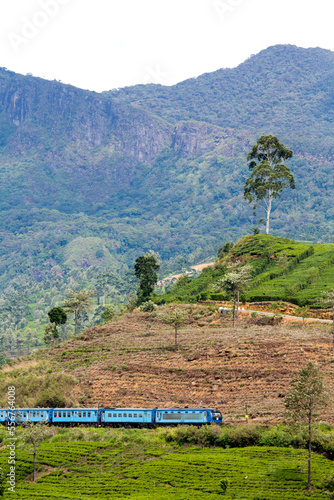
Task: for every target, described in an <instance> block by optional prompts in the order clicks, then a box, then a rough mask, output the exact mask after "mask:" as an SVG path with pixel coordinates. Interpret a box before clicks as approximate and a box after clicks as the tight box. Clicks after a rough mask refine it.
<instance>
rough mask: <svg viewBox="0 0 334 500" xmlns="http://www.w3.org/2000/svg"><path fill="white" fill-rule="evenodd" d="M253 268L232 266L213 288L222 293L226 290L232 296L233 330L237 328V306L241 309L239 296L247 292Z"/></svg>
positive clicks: (238, 265)
mask: <svg viewBox="0 0 334 500" xmlns="http://www.w3.org/2000/svg"><path fill="white" fill-rule="evenodd" d="M251 269H252V267H251V266H242V267H241V266H240V264H232V265H230V266H229V267H228V270H229V272H228V273H227V274H226V275H225V276H224V278H222V279H221V280H219V281H218V282H217V283H216V284H215V285H213V286H212V288H213V289H214V290H215V291H217V292H220V291H222V290H224V291H225V292H226V293H227V294H228V295H231V296H232V302H233V328H234V327H235V318H236V311H235V304H236V303H237V310H238V309H239V295H240V293H244V292H245V291H246V290H247V287H248V283H249V281H250V280H251Z"/></svg>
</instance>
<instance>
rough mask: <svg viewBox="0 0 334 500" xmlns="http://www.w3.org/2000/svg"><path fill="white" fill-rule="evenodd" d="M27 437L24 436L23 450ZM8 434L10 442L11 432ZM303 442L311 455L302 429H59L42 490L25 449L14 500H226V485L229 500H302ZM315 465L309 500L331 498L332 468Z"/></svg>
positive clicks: (322, 462)
mask: <svg viewBox="0 0 334 500" xmlns="http://www.w3.org/2000/svg"><path fill="white" fill-rule="evenodd" d="M22 432H23V431H22V430H21V429H18V430H17V433H18V437H19V438H20V439H19V440H18V442H19V443H20V441H21V442H22V440H21V433H22ZM0 434H1V439H4V438H5V431H1V433H0ZM306 434H307V433H306ZM332 434H333V431H332V429H331V428H330V427H328V426H325V425H324V424H322V426H319V429H318V439H319V443H320V440H326V438H327V442H328V439H330V440H331V443H332V448H333V436H332ZM201 435H202V436H203V437H201ZM228 435H230V439H227V436H228ZM181 436H183V439H181ZM186 436H188V443H189V442H190V443H192V444H183V443H187V441H186V440H185V438H186ZM191 436H192V441H189V439H190V438H191ZM196 436H198V437H197V438H196ZM210 436H211V438H210ZM219 436H221V444H220V445H218V446H217V444H214V441H216V443H217V442H218V440H219ZM224 436H225V441H224V442H223V440H222V439H223V437H224ZM284 436H285V440H284ZM210 439H211V442H210ZM275 439H276V443H275ZM298 440H299V445H300V446H301V447H303V445H304V442H303V430H302V429H301V430H299V431H297V434H296V430H294V433H293V429H290V428H286V427H283V426H279V427H274V428H271V429H265V428H260V427H254V426H252V425H248V426H243V427H238V428H223V429H219V428H217V427H210V428H207V427H204V428H202V429H197V428H192V427H178V428H176V429H157V430H154V431H152V430H151V431H150V430H139V429H131V430H129V429H111V430H108V429H98V428H96V429H94V428H91V429H85V428H77V429H71V430H68V429H56V430H55V434H54V435H53V436H52V437H48V438H47V439H45V440H44V442H42V443H41V444H40V446H39V449H38V454H37V456H36V472H37V481H36V482H35V483H33V482H31V479H32V474H33V457H32V456H31V454H28V453H27V451H26V449H25V448H24V446H20V445H19V446H18V447H17V459H18V460H17V464H16V472H17V486H16V493H15V494H11V496H12V497H13V498H22V499H24V500H25V499H30V498H31V499H32V498H33V499H34V500H41V499H42V498H48V499H50V500H56V499H62V498H64V499H65V498H69V496H68V495H69V494H70V495H71V496H70V497H71V498H72V499H76V498H77V499H80V500H81V499H82V498H87V500H88V499H93V498H94V499H97V500H99V499H102V498H103V499H104V498H113V499H123V498H129V497H130V498H133V499H136V500H144V499H147V497H148V495H150V496H151V495H152V494H153V495H154V498H157V499H161V500H168V499H170V498H175V499H181V500H188V499H189V498H196V499H197V498H198V499H201V498H203V496H204V495H205V497H207V498H212V499H217V500H218V499H219V498H221V494H222V485H224V484H225V486H226V488H225V498H244V499H249V500H254V498H260V499H268V500H277V499H278V498H280V499H282V500H284V499H286V500H290V499H291V498H296V499H297V500H299V499H300V500H302V499H304V498H305V488H306V485H307V470H306V468H305V467H304V463H305V458H306V456H307V453H306V451H305V450H302V449H294V448H287V446H289V444H290V443H293V444H294V446H298V444H297V443H298ZM254 442H256V444H255V445H254ZM197 443H204V445H203V447H202V445H200V446H199V445H198V444H197ZM267 443H268V444H267ZM268 445H269V446H268ZM277 445H278V446H277ZM230 446H231V447H230ZM234 446H236V447H234ZM245 446H246V447H245ZM332 451H333V450H332ZM312 460H313V466H314V485H313V489H312V490H311V491H310V492H309V496H308V498H314V499H325V498H328V496H327V493H326V490H325V489H324V486H325V485H326V486H327V487H329V488H330V486H331V483H330V474H331V473H332V464H331V462H330V461H329V460H328V459H326V458H325V457H322V456H319V455H316V454H313V458H312ZM0 465H1V466H2V467H3V469H4V472H5V473H7V467H8V464H7V454H6V449H2V450H1V452H0Z"/></svg>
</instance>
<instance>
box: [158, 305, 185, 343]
mask: <svg viewBox="0 0 334 500" xmlns="http://www.w3.org/2000/svg"><path fill="white" fill-rule="evenodd" d="M159 319H160V321H162V322H163V323H165V324H166V325H171V326H173V327H174V331H175V350H177V331H178V329H179V328H181V326H183V325H184V324H185V323H186V322H187V321H188V319H189V315H188V313H187V312H186V311H182V309H178V308H176V309H174V310H173V311H165V312H163V313H161V314H159Z"/></svg>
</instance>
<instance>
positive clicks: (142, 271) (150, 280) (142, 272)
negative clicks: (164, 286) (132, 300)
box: [135, 251, 160, 305]
mask: <svg viewBox="0 0 334 500" xmlns="http://www.w3.org/2000/svg"><path fill="white" fill-rule="evenodd" d="M158 269H160V263H159V260H158V257H157V256H156V255H155V253H154V252H152V251H150V252H148V253H146V254H145V255H141V256H140V257H138V258H137V259H136V262H135V275H136V277H137V278H138V279H139V286H138V290H137V297H138V301H137V305H140V304H142V303H143V302H146V301H147V300H148V299H149V297H150V295H151V293H152V292H153V290H154V285H155V284H156V283H157V282H158V275H157V273H156V271H158Z"/></svg>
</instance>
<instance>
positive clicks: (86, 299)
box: [63, 290, 94, 335]
mask: <svg viewBox="0 0 334 500" xmlns="http://www.w3.org/2000/svg"><path fill="white" fill-rule="evenodd" d="M68 295H69V299H67V300H65V302H64V306H63V307H64V310H65V311H66V312H68V313H70V314H74V325H75V326H74V334H75V335H76V334H77V324H78V317H79V314H80V313H83V312H87V311H91V309H92V297H93V296H94V292H92V291H91V290H80V291H79V292H73V291H72V290H71V291H70V292H69V294H68Z"/></svg>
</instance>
